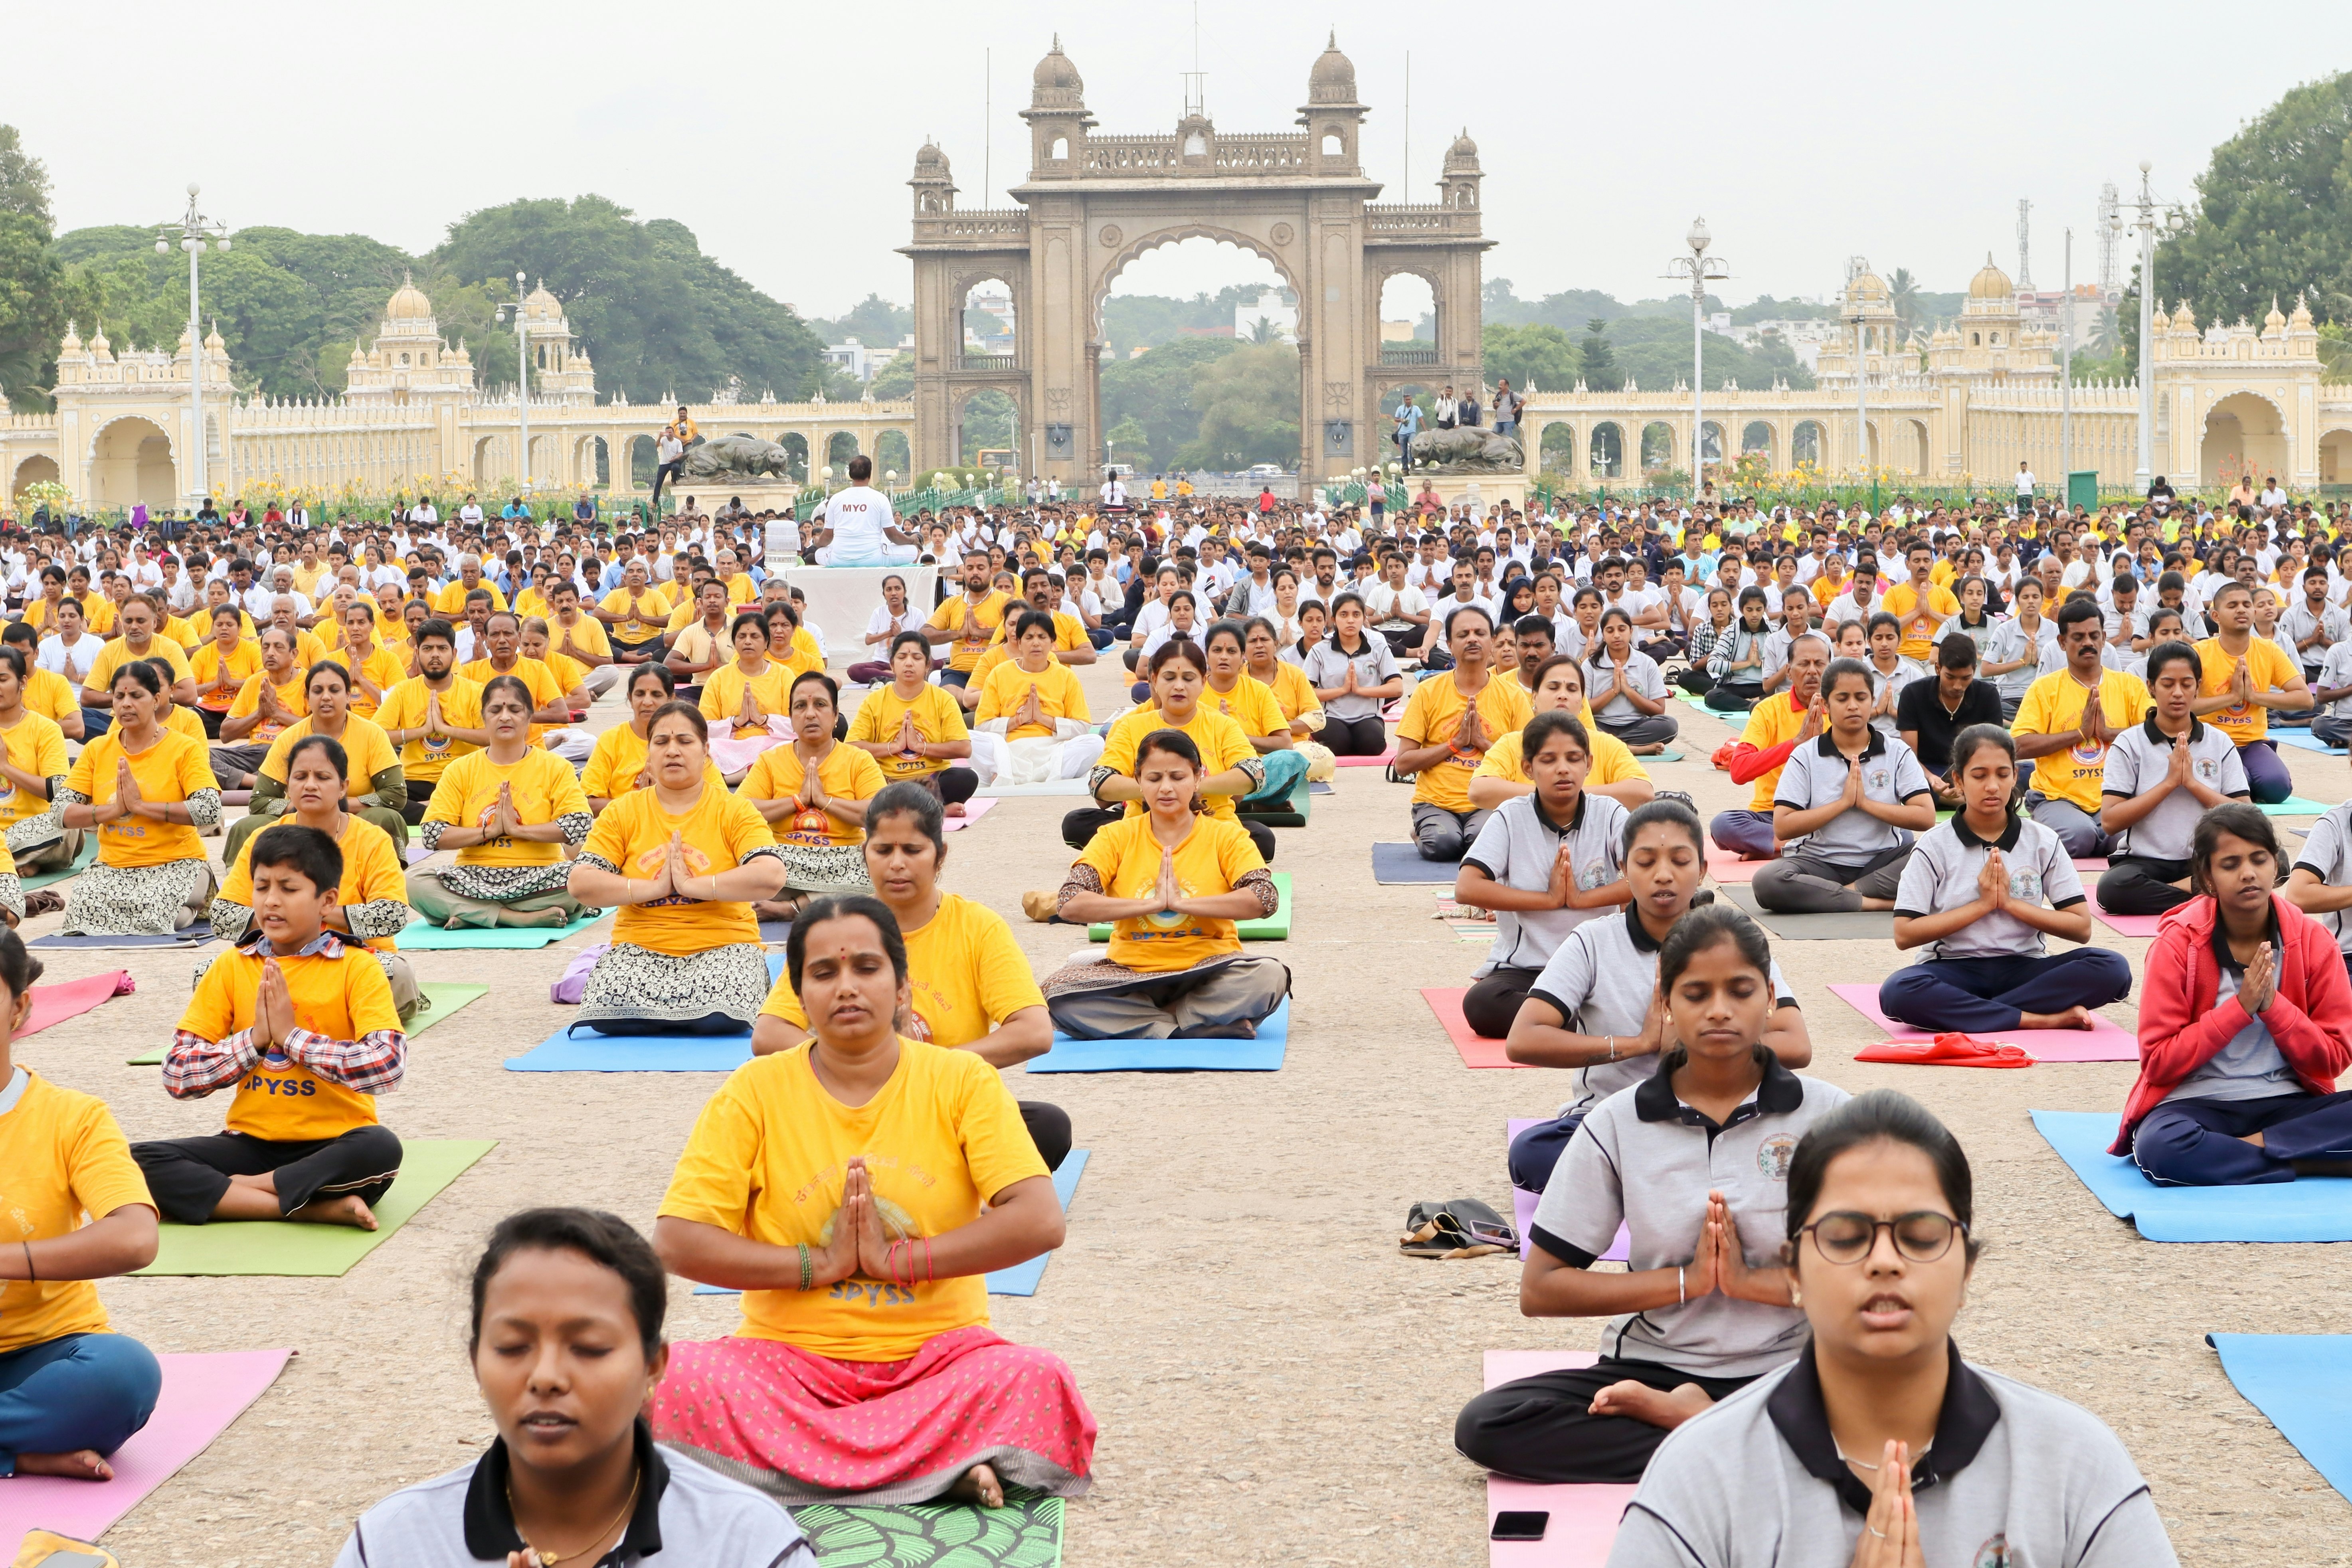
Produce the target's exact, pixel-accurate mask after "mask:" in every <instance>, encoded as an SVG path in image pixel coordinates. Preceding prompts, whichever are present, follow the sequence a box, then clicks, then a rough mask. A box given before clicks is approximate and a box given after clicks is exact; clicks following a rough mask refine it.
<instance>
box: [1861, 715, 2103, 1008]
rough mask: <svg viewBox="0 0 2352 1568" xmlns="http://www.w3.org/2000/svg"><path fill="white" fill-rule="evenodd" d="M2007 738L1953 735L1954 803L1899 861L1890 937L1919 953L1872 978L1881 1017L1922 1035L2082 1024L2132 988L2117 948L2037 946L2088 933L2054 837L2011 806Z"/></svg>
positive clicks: (1988, 728) (2012, 754)
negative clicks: (1921, 951) (1953, 810)
mask: <svg viewBox="0 0 2352 1568" xmlns="http://www.w3.org/2000/svg"><path fill="white" fill-rule="evenodd" d="M2015 747H2016V742H2014V741H2012V740H2011V739H2010V734H2009V731H2007V730H2004V729H2002V728H2000V726H1999V725H1996V724H1974V725H1970V726H1969V728H1968V729H1966V730H1963V731H1960V732H1959V734H1958V736H1957V737H1955V738H1954V739H1953V742H1952V753H1951V756H1952V775H1951V776H1952V782H1953V783H1954V784H1957V785H1958V788H1959V791H1960V801H1961V807H1960V811H1959V814H1958V816H1954V817H1953V818H1952V819H1951V820H1950V821H1948V822H1940V823H1937V825H1936V826H1933V827H1931V828H1929V829H1928V830H1927V832H1926V833H1923V834H1921V835H1920V836H1919V841H1918V842H1917V843H1916V844H1914V845H1913V846H1912V847H1911V858H1910V861H1909V863H1908V864H1906V866H1905V867H1904V868H1903V877H1902V883H1901V886H1900V887H1899V888H1897V889H1896V890H1895V946H1896V947H1897V948H1901V949H1906V950H1908V949H1910V948H1915V947H1920V946H1923V945H1924V946H1925V947H1926V948H1927V953H1926V955H1925V956H1924V957H1923V958H1922V959H1921V960H1920V961H1919V962H1918V963H1915V964H1912V965H1911V966H1910V967H1909V968H1907V969H1898V970H1896V971H1895V973H1892V974H1890V975H1888V976H1887V977H1886V979H1885V981H1884V982H1883V983H1881V984H1880V985H1879V988H1878V1006H1879V1010H1880V1011H1881V1012H1883V1013H1885V1015H1886V1016H1888V1017H1890V1018H1894V1019H1897V1020H1899V1021H1901V1022H1903V1023H1906V1024H1910V1025H1912V1026H1916V1027H1918V1028H1922V1029H1927V1030H1928V1031H1930V1032H1931V1033H1932V1032H1936V1031H1940V1030H1946V1029H1957V1030H1959V1031H1961V1032H1963V1033H1966V1034H1971V1035H2004V1034H2007V1033H2009V1032H2010V1031H2011V1030H2013V1029H2087V1028H2089V1027H2090V1026H2091V1025H2092V1023H2093V1019H2092V1017H2091V1010H2092V1009H2093V1008H2095V1007H2104V1006H2105V1005H2107V1004H2108V1003H2110V1002H2120V1001H2122V1000H2123V999H2124V998H2125V997H2126V996H2128V995H2130V994H2131V983H2132V977H2131V962H2130V961H2129V960H2128V959H2126V958H2125V957H2124V955H2123V954H2122V953H2120V952H2109V951H2108V950H2107V949H2105V948H2104V947H2077V948H2073V949H2070V950H2069V951H2067V952H2059V953H2053V952H2049V951H2048V939H2049V938H2050V937H2053V936H2057V937H2063V938H2064V939H2065V940H2067V941H2068V942H2089V941H2090V940H2091V910H2090V907H2089V900H2087V899H2085V898H2084V894H2083V879H2082V878H2081V876H2080V875H2078V874H2077V873H2076V871H2075V869H2074V861H2073V860H2072V859H2070V858H2068V857H2067V854H2066V847H2065V845H2063V844H2062V843H2060V842H2059V840H2058V835H2057V834H2055V833H2053V832H2052V831H2051V830H2050V829H2049V828H2047V827H2044V826H2042V825H2041V824H2040V823H2038V822H2035V821H2033V820H2032V818H2031V817H2028V816H2023V815H2021V813H2019V812H2018V811H2017V810H2015V809H2014V805H2013V801H2014V797H2015V795H2016V793H2017V753H2016V750H2015ZM2114 765H2115V764H2114V762H2113V760H2112V755H2111V757H2110V761H2109V763H2108V766H2109V767H2110V768H2112V767H2113V766H2114ZM2045 900H2046V901H2047V904H2048V907H2047V908H2044V907H2043V905H2044V902H2045Z"/></svg>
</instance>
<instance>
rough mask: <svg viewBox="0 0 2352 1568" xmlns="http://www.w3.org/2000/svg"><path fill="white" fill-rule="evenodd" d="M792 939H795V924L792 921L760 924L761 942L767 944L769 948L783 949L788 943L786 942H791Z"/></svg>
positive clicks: (763, 922) (762, 922)
mask: <svg viewBox="0 0 2352 1568" xmlns="http://www.w3.org/2000/svg"><path fill="white" fill-rule="evenodd" d="M792 939H793V922H792V921H761V922H760V941H761V942H763V943H765V944H766V945H767V946H769V947H782V946H783V945H784V943H786V942H790V941H791V940H792Z"/></svg>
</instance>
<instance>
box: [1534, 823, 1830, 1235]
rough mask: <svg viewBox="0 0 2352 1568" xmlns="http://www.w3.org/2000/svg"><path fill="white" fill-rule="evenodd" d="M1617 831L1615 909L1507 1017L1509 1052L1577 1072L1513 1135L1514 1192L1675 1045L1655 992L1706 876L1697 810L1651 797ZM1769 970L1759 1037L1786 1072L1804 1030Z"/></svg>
mask: <svg viewBox="0 0 2352 1568" xmlns="http://www.w3.org/2000/svg"><path fill="white" fill-rule="evenodd" d="M1620 832H1621V833H1622V840H1621V843H1622V848H1621V851H1620V858H1621V861H1622V865H1623V867H1624V878H1625V884H1626V887H1627V889H1629V891H1630V894H1631V897H1630V900H1629V901H1628V902H1627V904H1626V907H1625V910H1624V912H1623V913H1622V915H1611V916H1609V917H1607V918H1605V919H1601V920H1591V921H1585V922H1584V923H1583V924H1581V925H1580V926H1578V927H1577V928H1576V929H1575V930H1574V931H1570V932H1569V933H1568V935H1567V937H1566V938H1565V939H1564V940H1563V941H1562V942H1560V944H1559V948H1558V949H1557V950H1556V951H1555V952H1553V953H1552V955H1551V962H1549V963H1546V964H1545V965H1544V966H1543V973H1541V974H1539V975H1538V976H1537V977H1536V983H1535V984H1534V985H1533V986H1531V987H1530V988H1529V989H1528V995H1527V1000H1525V1001H1524V1002H1521V1003H1520V1004H1519V1011H1518V1016H1517V1017H1516V1018H1514V1019H1513V1020H1512V1022H1511V1026H1510V1034H1509V1037H1508V1040H1507V1050H1508V1052H1509V1055H1510V1058H1511V1060H1513V1061H1515V1062H1517V1063H1518V1064H1520V1065H1521V1066H1523V1067H1546V1068H1568V1069H1570V1070H1572V1071H1573V1072H1574V1073H1575V1074H1576V1079H1575V1083H1574V1087H1573V1093H1572V1095H1571V1097H1570V1099H1569V1100H1567V1102H1566V1103H1564V1104H1562V1105H1561V1106H1560V1108H1559V1112H1558V1114H1557V1115H1555V1116H1554V1117H1552V1118H1551V1119H1550V1120H1549V1121H1539V1122H1538V1123H1536V1125H1534V1126H1533V1127H1530V1128H1528V1129H1527V1130H1526V1131H1522V1132H1521V1133H1520V1134H1519V1135H1518V1136H1517V1138H1514V1139H1513V1140H1511V1155H1510V1171H1511V1184H1512V1185H1513V1186H1516V1187H1517V1188H1519V1189H1520V1190H1521V1191H1523V1192H1530V1193H1539V1192H1541V1191H1543V1190H1544V1184H1546V1183H1548V1182H1549V1181H1550V1180H1551V1170H1552V1167H1553V1166H1554V1165H1555V1164H1557V1163H1559V1152H1560V1151H1561V1150H1562V1149H1565V1148H1567V1147H1568V1141H1569V1140H1570V1138H1572V1137H1574V1136H1575V1135H1576V1130H1577V1128H1578V1127H1579V1126H1580V1125H1582V1123H1583V1121H1584V1118H1585V1116H1586V1115H1587V1114H1588V1113H1589V1112H1591V1110H1592V1108H1593V1107H1594V1106H1596V1105H1598V1104H1600V1103H1601V1101H1602V1100H1606V1099H1608V1098H1609V1097H1610V1096H1611V1095H1612V1094H1615V1093H1616V1092H1617V1091H1618V1090H1619V1089H1630V1088H1632V1087H1633V1085H1635V1084H1638V1083H1640V1082H1642V1081H1643V1079H1647V1078H1648V1077H1649V1076H1650V1075H1651V1074H1652V1073H1653V1072H1654V1071H1656V1070H1657V1066H1658V1058H1659V1057H1660V1055H1661V1054H1662V1053H1663V1052H1664V1050H1665V1048H1666V1047H1667V1046H1668V1045H1670V1044H1671V1043H1672V1042H1671V1041H1670V1040H1669V1039H1668V1038H1667V1036H1666V1023H1665V1016H1666V1015H1665V1008H1664V1004H1663V1003H1662V1002H1661V1001H1660V1000H1659V995H1658V944H1659V943H1660V942H1664V941H1665V939H1666V933H1667V932H1668V931H1672V930H1673V929H1674V926H1675V921H1678V920H1680V919H1682V918H1683V916H1684V915H1685V914H1686V913H1688V912H1689V910H1690V907H1691V900H1693V899H1695V898H1696V897H1697V896H1698V891H1699V880H1700V879H1702V878H1703V877H1705V876H1706V845H1705V841H1704V840H1703V839H1702V838H1701V837H1700V836H1699V826H1698V814H1697V813H1696V812H1695V811H1693V810H1691V808H1690V807H1689V806H1686V805H1684V804H1683V803H1682V802H1680V801H1678V800H1656V801H1652V802H1650V804H1648V805H1643V806H1641V807H1638V808H1637V809H1635V810H1634V811H1633V813H1631V814H1630V815H1629V816H1627V817H1626V818H1625V821H1624V825H1623V826H1622V828H1621V829H1620ZM1769 977H1770V980H1771V983H1772V1008H1771V1012H1770V1014H1769V1016H1767V1017H1766V1019H1765V1023H1764V1046H1765V1048H1766V1049H1768V1050H1769V1051H1770V1052H1771V1053H1772V1055H1773V1057H1774V1058H1776V1059H1778V1060H1779V1062H1780V1065H1781V1066H1782V1067H1784V1068H1790V1070H1791V1071H1794V1070H1795V1069H1796V1068H1801V1067H1804V1066H1806V1065H1807V1064H1809V1063H1811V1061H1812V1059H1813V1042H1812V1037H1811V1035H1810V1034H1808V1033H1807V1032H1806V1029H1805V1015H1804V1014H1803V1012H1802V1011H1801V1010H1800V1009H1799V1008H1798V1006H1797V998H1796V994H1795V993H1794V992H1793V991H1792V990H1791V989H1790V985H1789V983H1788V982H1787V981H1786V980H1785V979H1783V978H1782V977H1781V974H1780V964H1779V963H1774V964H1773V965H1772V966H1771V969H1770V971H1769Z"/></svg>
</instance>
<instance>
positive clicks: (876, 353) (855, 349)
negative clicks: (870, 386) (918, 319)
mask: <svg viewBox="0 0 2352 1568" xmlns="http://www.w3.org/2000/svg"><path fill="white" fill-rule="evenodd" d="M914 347H915V339H914V334H913V333H911V332H910V333H908V335H907V336H905V337H903V338H901V339H899V340H898V346H897V347H896V348H867V347H866V345H865V344H864V343H861V342H858V341H857V340H856V338H847V339H845V340H843V341H842V342H837V343H833V344H829V345H828V346H827V347H826V349H825V351H824V360H825V363H827V364H829V365H832V366H833V367H834V368H835V369H836V370H838V371H841V372H842V373H844V374H847V375H850V376H854V377H855V378H856V379H857V380H859V381H872V380H873V379H874V377H875V375H876V374H877V372H879V371H880V370H881V368H882V367H883V366H884V365H886V364H888V363H890V362H891V361H892V360H894V359H897V358H898V356H899V355H900V354H902V353H912V352H913V350H914Z"/></svg>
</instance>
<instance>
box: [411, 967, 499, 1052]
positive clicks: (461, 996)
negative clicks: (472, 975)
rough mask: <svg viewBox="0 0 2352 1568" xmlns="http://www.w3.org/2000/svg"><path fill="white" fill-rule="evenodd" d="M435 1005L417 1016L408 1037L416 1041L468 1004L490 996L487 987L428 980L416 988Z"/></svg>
mask: <svg viewBox="0 0 2352 1568" xmlns="http://www.w3.org/2000/svg"><path fill="white" fill-rule="evenodd" d="M416 988H417V989H418V990H419V991H422V992H424V993H425V996H426V998H427V999H428V1000H430V1001H431V1002H432V1004H433V1005H432V1006H430V1007H428V1008H426V1009H425V1011H424V1012H422V1013H419V1014H418V1015H417V1016H416V1018H415V1021H414V1022H413V1023H411V1024H410V1025H409V1026H408V1037H409V1038H410V1039H412V1040H413V1039H415V1037H417V1036H419V1035H421V1034H423V1033H424V1032H425V1030H427V1029H429V1028H431V1027H432V1026H434V1025H436V1024H438V1023H442V1022H445V1021H446V1019H447V1018H448V1016H449V1015H451V1014H452V1013H455V1012H456V1011H457V1009H458V1008H460V1007H463V1006H465V1005H467V1004H468V1003H472V1002H478V1001H480V1000H481V999H482V998H483V997H485V996H488V994H490V988H489V987H488V986H487V985H459V984H454V983H452V982H449V981H446V980H426V981H423V982H420V983H419V984H418V985H417V987H416Z"/></svg>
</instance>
